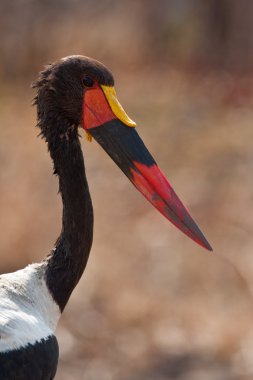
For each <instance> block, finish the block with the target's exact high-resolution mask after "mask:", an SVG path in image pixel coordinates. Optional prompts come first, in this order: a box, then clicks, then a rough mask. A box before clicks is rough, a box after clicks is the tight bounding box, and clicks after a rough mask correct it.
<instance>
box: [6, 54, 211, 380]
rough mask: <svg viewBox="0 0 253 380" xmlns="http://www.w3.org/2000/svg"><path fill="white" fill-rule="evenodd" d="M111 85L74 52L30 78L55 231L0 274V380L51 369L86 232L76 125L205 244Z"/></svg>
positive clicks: (46, 375) (86, 198)
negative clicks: (41, 248)
mask: <svg viewBox="0 0 253 380" xmlns="http://www.w3.org/2000/svg"><path fill="white" fill-rule="evenodd" d="M113 84H114V81H113V77H112V75H111V73H110V71H109V70H108V69H106V68H105V66H103V65H102V64H101V63H99V62H97V61H94V60H92V59H89V58H86V57H80V56H72V57H67V58H65V59H62V60H60V61H59V62H56V63H55V64H52V65H49V66H48V67H47V68H46V69H45V70H44V71H43V72H42V73H41V74H40V77H39V80H38V81H37V82H36V84H35V87H37V88H38V95H37V97H36V99H35V104H36V105H37V108H38V126H39V127H40V129H41V134H42V136H43V138H44V139H45V140H46V142H47V145H48V150H49V153H50V155H51V158H52V160H53V164H54V172H55V174H56V175H57V176H58V178H59V188H60V193H61V196H62V202H63V217H62V231H61V234H60V236H59V238H58V239H57V241H56V244H55V247H54V249H53V250H52V251H51V252H50V254H49V255H48V256H47V257H46V258H45V259H44V260H43V261H42V262H41V263H38V264H32V265H29V266H27V267H26V268H24V269H22V270H19V271H17V272H14V273H9V274H3V275H1V276H0V379H1V380H7V379H8V380H10V379H15V380H28V379H33V380H50V379H53V378H54V376H55V373H56V368H57V362H58V344H57V340H56V337H55V335H54V331H55V328H56V326H57V323H58V320H59V318H60V315H61V313H62V311H63V310H64V307H65V306H66V304H67V302H68V300H69V297H70V295H71V293H72V291H73V289H74V288H75V286H76V285H77V283H78V281H79V279H80V277H81V276H82V274H83V271H84V269H85V266H86V263H87V260H88V257H89V253H90V249H91V245H92V237H93V209H92V203H91V198H90V193H89V188H88V183H87V180H86V175H85V168H84V162H83V155H82V151H81V147H80V142H79V137H78V126H80V124H81V125H82V127H83V128H84V129H85V130H86V131H88V132H89V135H92V136H93V137H94V138H95V139H96V140H97V141H98V142H99V144H100V145H101V146H102V147H103V148H104V149H105V150H106V152H107V153H108V154H109V155H110V156H111V158H112V159H113V160H114V161H115V162H116V164H117V165H118V166H119V167H120V168H121V169H122V171H123V172H124V173H125V174H126V175H127V176H128V178H129V179H130V180H131V182H132V183H133V184H134V185H135V186H136V188H137V189H138V190H139V191H140V192H141V193H143V195H144V196H145V197H146V198H147V199H148V200H149V201H150V202H151V203H152V204H153V205H154V206H155V207H156V208H157V209H158V210H159V211H160V212H161V213H162V214H163V215H164V216H166V217H167V218H168V219H169V220H171V221H172V223H174V224H175V225H176V226H177V227H179V228H180V229H181V230H182V231H183V232H184V233H185V234H187V235H188V236H189V237H191V238H192V239H193V240H195V241H196V242H198V243H199V244H201V245H203V246H205V247H206V248H207V249H211V248H210V245H209V244H208V242H207V241H206V239H205V238H204V236H203V234H202V233H201V231H200V230H199V228H198V227H197V225H196V224H195V222H194V221H193V219H192V218H191V217H190V215H189V213H188V212H187V210H186V209H185V208H184V206H183V205H182V203H181V201H180V200H179V199H178V198H177V196H176V194H175V193H174V191H173V189H172V188H171V186H170V185H169V183H168V182H167V180H166V178H165V177H164V176H163V174H162V173H161V172H160V170H159V168H158V166H157V165H156V163H155V161H154V159H153V157H152V156H151V155H150V154H149V152H148V150H147V149H146V147H145V145H144V144H143V142H142V141H141V139H140V138H139V136H138V134H137V132H136V131H135V128H133V127H134V122H133V121H132V120H131V119H129V118H128V116H127V115H126V114H125V112H124V110H123V109H122V108H121V106H120V104H119V103H118V101H117V98H116V94H115V91H114V89H113Z"/></svg>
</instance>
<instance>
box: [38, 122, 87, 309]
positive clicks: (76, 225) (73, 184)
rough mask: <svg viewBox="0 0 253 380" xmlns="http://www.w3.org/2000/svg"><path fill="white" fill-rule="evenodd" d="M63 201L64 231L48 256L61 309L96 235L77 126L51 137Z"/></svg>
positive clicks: (51, 285) (51, 287)
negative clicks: (65, 132)
mask: <svg viewBox="0 0 253 380" xmlns="http://www.w3.org/2000/svg"><path fill="white" fill-rule="evenodd" d="M47 141H48V147H49V151H50V154H51V157H52V159H53V162H54V169H55V173H56V174H57V175H58V177H59V188H60V193H61V196H62V202H63V222H62V231H61V234H60V236H59V238H58V239H57V242H56V245H55V248H54V249H53V250H52V252H51V253H50V255H49V256H48V257H47V258H46V261H47V271H46V281H47V285H48V287H49V290H50V292H51V294H52V296H53V298H54V300H55V301H56V302H57V304H58V305H59V307H60V309H61V311H62V310H63V309H64V307H65V306H66V303H67V302H68V299H69V297H70V295H71V293H72V291H73V289H74V287H75V286H76V284H77V283H78V281H79V279H80V277H81V276H82V273H83V271H84V269H85V266H86V263H87V260H88V257H89V252H90V249H91V245H92V238H93V209H92V203H91V198H90V193H89V188H88V183H87V180H86V175H85V168H84V161H83V155H82V151H81V147H80V142H79V139H78V134H77V130H76V129H73V130H70V131H69V132H68V134H65V135H61V136H54V138H53V139H52V140H50V139H47Z"/></svg>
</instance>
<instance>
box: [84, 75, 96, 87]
mask: <svg viewBox="0 0 253 380" xmlns="http://www.w3.org/2000/svg"><path fill="white" fill-rule="evenodd" d="M83 84H84V86H85V87H92V86H93V85H94V80H93V79H92V78H91V77H84V78H83Z"/></svg>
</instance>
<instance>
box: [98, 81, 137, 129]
mask: <svg viewBox="0 0 253 380" xmlns="http://www.w3.org/2000/svg"><path fill="white" fill-rule="evenodd" d="M101 88H102V90H103V92H104V94H105V97H106V99H107V101H108V103H109V105H110V107H111V110H112V112H113V113H114V115H115V116H116V117H117V118H118V119H119V120H121V121H122V123H124V124H126V125H128V126H129V127H135V126H136V123H135V122H134V121H133V120H132V119H130V117H129V116H128V115H127V114H126V112H125V111H124V109H123V107H122V105H121V104H120V102H119V101H118V99H117V95H116V91H115V88H114V87H113V86H105V85H101Z"/></svg>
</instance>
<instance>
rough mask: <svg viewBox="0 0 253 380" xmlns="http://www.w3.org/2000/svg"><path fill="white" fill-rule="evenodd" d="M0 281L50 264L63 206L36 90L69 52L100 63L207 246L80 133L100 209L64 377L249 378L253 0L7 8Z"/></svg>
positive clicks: (2, 27) (64, 352) (0, 46)
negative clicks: (40, 76) (35, 83)
mask: <svg viewBox="0 0 253 380" xmlns="http://www.w3.org/2000/svg"><path fill="white" fill-rule="evenodd" d="M0 36H1V37H0V56H1V59H0V81H1V86H0V194H1V196H0V207H1V216H0V248H1V249H0V252H1V257H0V271H1V272H2V273H4V272H9V271H13V270H16V269H18V268H21V267H23V266H25V265H26V264H28V263H31V262H36V261H39V260H41V259H42V258H43V257H44V256H45V255H46V254H47V253H48V252H49V251H50V249H51V248H52V246H53V244H54V241H55V240H56V237H57V236H58V234H59V231H60V228H61V200H60V197H59V195H58V194H57V191H58V184H57V179H56V178H55V177H54V176H53V175H52V163H51V161H50V158H49V156H48V153H47V149H46V145H45V143H44V142H43V141H42V140H41V139H40V138H37V135H38V130H37V129H36V128H35V125H36V112H35V109H34V107H32V106H31V102H32V98H33V96H34V91H33V90H32V89H31V88H30V83H31V82H32V80H35V79H36V77H37V73H38V71H39V70H41V68H42V67H43V65H44V64H46V63H48V62H51V61H54V60H56V59H58V58H60V57H62V56H66V55H70V54H84V55H88V56H92V57H94V58H96V59H98V60H101V61H103V62H104V63H105V64H106V65H107V66H108V67H109V68H111V70H112V71H113V73H114V76H115V79H116V88H117V92H118V96H119V99H120V101H121V103H122V104H123V106H124V108H125V109H126V110H127V112H128V113H129V115H130V116H131V117H132V118H133V119H134V120H135V121H136V122H137V124H138V132H139V133H140V135H141V136H142V138H143V140H144V141H145V143H146V145H147V146H148V147H149V149H150V151H151V152H152V153H153V155H154V156H155V158H156V160H157V161H158V163H159V165H160V167H161V168H162V169H163V171H164V172H165V173H166V175H167V176H168V178H169V180H170V181H171V183H172V184H173V186H174V188H175V190H176V192H177V193H178V195H179V196H180V197H181V198H182V200H183V201H184V203H185V204H186V205H187V206H188V207H189V209H190V211H191V213H192V215H193V216H194V218H195V219H196V220H197V221H198V223H199V225H200V226H201V228H202V229H203V231H204V232H205V234H206V236H207V238H208V239H209V241H210V243H211V244H212V245H213V247H214V254H213V253H212V254H211V253H208V252H206V251H204V250H203V249H201V248H200V247H198V246H197V245H196V244H194V243H193V242H192V241H190V240H189V239H187V238H186V237H185V236H184V235H183V234H182V233H180V232H179V231H178V230H177V229H176V228H174V227H173V226H172V225H170V224H169V223H168V221H167V220H165V219H164V218H163V217H162V216H161V215H160V214H159V213H158V212H156V211H155V210H154V209H153V208H152V207H151V206H150V205H149V204H148V203H147V202H146V201H145V200H144V199H143V198H142V196H141V195H139V194H138V193H137V192H136V191H135V189H134V188H133V187H132V186H131V184H130V183H129V182H128V180H127V179H126V178H125V177H124V176H123V175H122V173H121V172H120V171H119V169H118V168H117V167H116V166H115V165H114V163H113V162H112V161H111V160H110V159H109V157H107V156H106V155H105V154H104V152H103V151H102V149H101V148H100V147H99V146H98V145H97V144H96V142H92V143H88V142H87V141H86V140H85V138H84V134H82V147H83V151H84V155H85V162H86V168H87V175H88V180H89V184H90V190H91V194H92V198H93V204H94V212H95V235H94V245H93V248H92V252H91V256H90V259H89V263H88V266H87V269H86V271H85V273H84V276H83V278H82V279H81V281H80V283H79V285H78V287H77V288H76V290H75V291H74V293H73V295H72V298H71V300H70V302H69V304H68V306H67V308H66V310H65V312H64V315H63V317H62V319H61V322H60V324H59V327H58V329H57V336H58V339H59V343H60V362H59V368H58V373H57V376H56V379H58V380H76V379H79V380H81V379H83V380H98V379H99V380H119V379H121V380H154V379H155V380H165V379H166V380H171V379H177V380H250V379H252V378H253V323H252V320H253V303H252V287H253V238H252V234H253V179H252V168H253V149H252V143H253V128H252V121H253V109H252V105H253V94H252V89H253V80H252V68H253V2H252V1H250V0H241V1H237V0H205V1H202V0H167V1H166V0H156V1H151V0H136V1H131V0H130V1H126V0H124V1H116V0H103V1H92V0H85V1H84V0H82V1H81V0H72V1H70V0H69V1H68V0H58V1H56V0H50V1H49V0H44V1H42V0H41V1H39V0H12V1H9V0H1V2H0Z"/></svg>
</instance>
